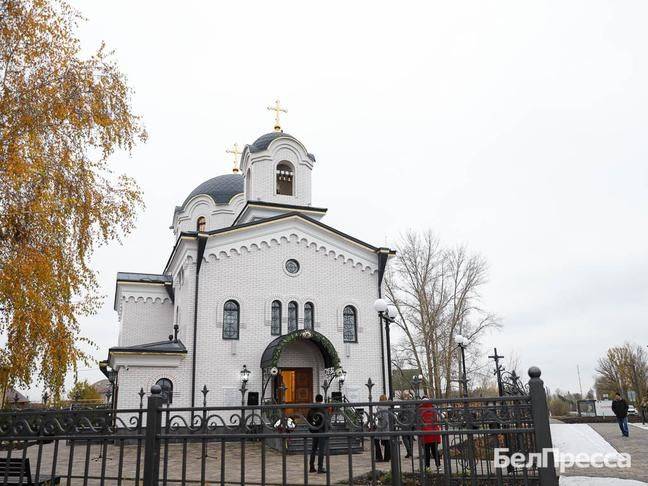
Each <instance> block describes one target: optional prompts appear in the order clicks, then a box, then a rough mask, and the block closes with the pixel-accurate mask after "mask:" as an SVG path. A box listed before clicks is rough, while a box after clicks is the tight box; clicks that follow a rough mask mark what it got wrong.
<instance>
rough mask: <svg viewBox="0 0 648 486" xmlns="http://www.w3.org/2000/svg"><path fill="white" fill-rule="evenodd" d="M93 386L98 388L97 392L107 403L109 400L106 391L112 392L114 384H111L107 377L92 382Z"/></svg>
mask: <svg viewBox="0 0 648 486" xmlns="http://www.w3.org/2000/svg"><path fill="white" fill-rule="evenodd" d="M92 388H94V389H95V390H97V393H98V394H99V395H100V396H101V401H103V402H105V403H107V402H108V396H107V395H106V393H108V391H109V390H110V391H111V392H112V385H111V384H110V381H108V380H107V379H103V380H99V381H98V382H96V383H93V384H92Z"/></svg>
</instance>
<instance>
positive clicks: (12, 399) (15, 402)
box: [3, 387, 29, 408]
mask: <svg viewBox="0 0 648 486" xmlns="http://www.w3.org/2000/svg"><path fill="white" fill-rule="evenodd" d="M3 404H4V406H6V407H13V406H17V407H20V408H24V407H26V406H27V405H28V404H29V398H27V397H26V396H25V395H23V394H22V393H20V392H19V391H18V390H15V389H14V388H11V387H8V388H7V389H6V390H5V393H4V400H3Z"/></svg>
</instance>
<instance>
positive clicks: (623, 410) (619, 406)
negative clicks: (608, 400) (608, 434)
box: [612, 393, 630, 437]
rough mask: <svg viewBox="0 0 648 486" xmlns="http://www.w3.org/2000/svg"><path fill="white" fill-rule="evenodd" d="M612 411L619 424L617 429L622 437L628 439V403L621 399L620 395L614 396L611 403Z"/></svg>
mask: <svg viewBox="0 0 648 486" xmlns="http://www.w3.org/2000/svg"><path fill="white" fill-rule="evenodd" d="M612 411H613V412H614V415H616V418H617V422H619V428H620V429H621V433H622V434H623V437H628V436H629V435H630V432H629V431H628V403H627V402H626V401H625V400H624V399H623V397H622V396H621V394H620V393H617V394H616V395H614V400H613V401H612Z"/></svg>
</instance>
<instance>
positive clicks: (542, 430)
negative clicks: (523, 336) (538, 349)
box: [529, 366, 558, 486]
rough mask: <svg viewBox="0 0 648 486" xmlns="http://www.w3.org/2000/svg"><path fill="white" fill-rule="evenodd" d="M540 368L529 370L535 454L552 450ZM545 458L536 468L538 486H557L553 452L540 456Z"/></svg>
mask: <svg viewBox="0 0 648 486" xmlns="http://www.w3.org/2000/svg"><path fill="white" fill-rule="evenodd" d="M540 374H541V372H540V368H538V367H537V366H532V367H531V368H529V378H531V379H530V380H529V395H530V397H531V415H532V417H533V428H534V430H535V443H536V452H544V451H549V450H551V449H553V446H552V444H551V429H550V427H549V407H548V406H547V393H546V391H545V387H544V382H543V381H542V380H541V379H540ZM542 457H543V459H544V458H545V457H546V459H547V464H542V465H541V466H542V467H539V468H538V474H539V476H540V486H558V477H557V476H556V465H555V464H554V455H553V450H551V452H547V454H544V453H543V455H542Z"/></svg>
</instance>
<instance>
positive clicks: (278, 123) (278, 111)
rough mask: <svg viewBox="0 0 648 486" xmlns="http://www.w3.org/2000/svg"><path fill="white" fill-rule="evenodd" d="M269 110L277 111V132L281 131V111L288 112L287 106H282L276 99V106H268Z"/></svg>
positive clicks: (275, 127)
mask: <svg viewBox="0 0 648 486" xmlns="http://www.w3.org/2000/svg"><path fill="white" fill-rule="evenodd" d="M268 110H269V111H274V112H275V126H274V129H275V132H280V131H281V123H280V121H279V113H281V112H283V113H288V110H286V109H285V108H282V107H281V105H280V104H279V100H275V104H274V106H268Z"/></svg>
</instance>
